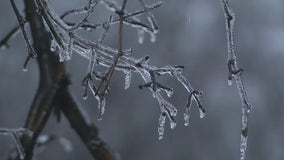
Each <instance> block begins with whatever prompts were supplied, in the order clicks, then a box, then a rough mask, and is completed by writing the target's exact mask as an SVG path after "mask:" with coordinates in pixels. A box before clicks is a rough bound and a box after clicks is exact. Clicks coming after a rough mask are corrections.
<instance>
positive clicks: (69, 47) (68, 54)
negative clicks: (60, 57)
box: [65, 37, 74, 61]
mask: <svg viewBox="0 0 284 160" xmlns="http://www.w3.org/2000/svg"><path fill="white" fill-rule="evenodd" d="M73 43H74V40H73V38H72V37H70V40H69V43H68V45H67V50H66V57H65V60H66V61H69V60H71V58H72V52H73V45H74V44H73Z"/></svg>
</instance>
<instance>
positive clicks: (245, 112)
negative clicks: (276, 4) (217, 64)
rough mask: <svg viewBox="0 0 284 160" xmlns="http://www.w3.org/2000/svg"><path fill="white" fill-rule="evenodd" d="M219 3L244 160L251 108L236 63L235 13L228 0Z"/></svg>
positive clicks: (242, 159) (240, 71) (230, 83)
mask: <svg viewBox="0 0 284 160" xmlns="http://www.w3.org/2000/svg"><path fill="white" fill-rule="evenodd" d="M221 4H222V7H223V10H224V16H225V20H226V31H227V48H228V61H227V64H228V70H229V75H228V83H229V85H232V79H234V80H235V83H236V85H237V89H238V92H239V96H240V99H241V103H242V123H241V125H242V126H241V128H242V130H241V143H240V152H241V155H240V159H241V160H244V159H245V158H246V149H247V138H248V116H249V112H250V110H251V105H250V104H249V102H248V96H247V93H246V90H245V87H244V85H243V81H242V78H241V73H242V72H243V69H239V67H238V64H237V56H236V50H235V43H234V23H235V14H234V12H233V11H232V9H231V7H230V5H229V2H228V0H221Z"/></svg>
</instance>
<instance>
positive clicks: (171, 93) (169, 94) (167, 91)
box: [164, 89, 174, 97]
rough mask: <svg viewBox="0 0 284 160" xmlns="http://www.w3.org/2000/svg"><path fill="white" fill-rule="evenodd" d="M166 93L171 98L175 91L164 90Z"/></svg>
mask: <svg viewBox="0 0 284 160" xmlns="http://www.w3.org/2000/svg"><path fill="white" fill-rule="evenodd" d="M164 91H165V92H166V93H167V96H168V97H171V96H172V95H173V94H174V91H173V90H172V89H171V90H170V89H164Z"/></svg>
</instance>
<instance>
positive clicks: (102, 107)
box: [96, 96, 106, 121]
mask: <svg viewBox="0 0 284 160" xmlns="http://www.w3.org/2000/svg"><path fill="white" fill-rule="evenodd" d="M96 98H97V100H98V108H99V117H98V120H99V121H101V120H102V119H103V117H102V115H103V114H104V113H105V106H106V99H105V98H104V97H99V96H96Z"/></svg>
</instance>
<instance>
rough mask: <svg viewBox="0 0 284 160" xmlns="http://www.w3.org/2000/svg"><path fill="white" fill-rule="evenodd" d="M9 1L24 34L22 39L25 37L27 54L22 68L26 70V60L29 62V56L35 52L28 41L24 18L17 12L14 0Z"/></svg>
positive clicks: (31, 56)
mask: <svg viewBox="0 0 284 160" xmlns="http://www.w3.org/2000/svg"><path fill="white" fill-rule="evenodd" d="M10 1H11V4H12V7H13V10H14V12H15V14H16V17H17V20H18V22H19V24H20V28H21V31H22V33H23V36H24V39H25V42H26V46H27V49H28V56H27V58H26V61H25V63H24V68H23V70H24V71H26V70H27V65H28V62H29V60H30V58H33V57H35V56H36V52H35V51H34V49H33V47H32V45H31V43H30V40H29V38H28V35H27V32H26V30H25V20H24V18H23V17H22V16H21V14H20V12H19V10H18V8H17V6H16V4H15V2H14V0H10Z"/></svg>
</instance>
